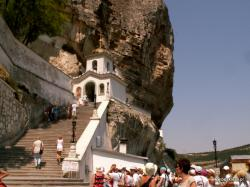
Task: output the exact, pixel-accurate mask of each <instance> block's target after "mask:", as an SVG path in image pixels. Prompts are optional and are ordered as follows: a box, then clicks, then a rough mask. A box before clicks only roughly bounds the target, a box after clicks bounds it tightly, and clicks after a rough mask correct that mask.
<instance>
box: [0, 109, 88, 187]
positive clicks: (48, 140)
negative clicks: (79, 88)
mask: <svg viewBox="0 0 250 187" xmlns="http://www.w3.org/2000/svg"><path fill="white" fill-rule="evenodd" d="M77 114H78V119H77V120H76V123H77V125H76V139H78V138H79V137H80V136H81V134H82V132H83V131H84V129H85V128H86V126H87V124H88V123H89V119H90V117H91V116H92V114H93V106H84V107H80V108H78V111H77ZM58 136H62V137H63V139H64V151H63V154H62V158H65V157H67V155H68V152H69V149H70V145H71V143H70V142H71V136H72V119H65V120H58V121H57V122H53V123H51V124H48V125H47V126H46V127H42V128H37V129H29V130H28V131H27V132H26V133H25V134H24V136H23V137H22V138H21V139H20V140H19V141H18V142H17V143H16V145H14V146H11V147H6V148H5V149H3V148H0V170H6V171H8V172H9V174H10V175H9V176H8V177H6V178H5V179H4V182H5V183H6V184H7V186H8V187H31V186H33V187H47V186H48V187H49V186H53V187H59V186H60V187H62V186H68V187H69V186H75V187H80V186H81V187H82V186H89V184H88V183H83V181H82V180H79V179H73V180H72V179H67V178H63V177H62V166H61V165H58V164H57V161H56V140H57V137H58ZM38 137H40V138H41V140H42V141H43V143H44V146H45V150H44V153H43V155H42V168H41V169H36V168H35V166H34V160H33V156H32V152H31V150H32V144H33V142H34V141H35V140H36V139H37V138H38Z"/></svg>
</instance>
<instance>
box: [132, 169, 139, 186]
mask: <svg viewBox="0 0 250 187" xmlns="http://www.w3.org/2000/svg"><path fill="white" fill-rule="evenodd" d="M130 172H131V176H132V177H133V181H134V186H138V185H139V182H140V176H139V174H138V169H137V167H136V166H132V167H131V168H130Z"/></svg>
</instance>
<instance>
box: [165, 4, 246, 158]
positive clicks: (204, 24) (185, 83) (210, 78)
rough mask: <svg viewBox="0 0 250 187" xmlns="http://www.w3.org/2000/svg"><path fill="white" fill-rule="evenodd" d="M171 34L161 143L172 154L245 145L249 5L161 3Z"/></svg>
mask: <svg viewBox="0 0 250 187" xmlns="http://www.w3.org/2000/svg"><path fill="white" fill-rule="evenodd" d="M165 2H166V5H167V7H168V11H169V16H170V21H171V23H172V27H173V30H174V40H175V41H174V65H175V73H174V89H173V100H174V106H173V108H172V110H171V112H170V114H169V115H168V116H167V117H166V118H165V120H164V122H163V126H162V129H163V132H164V141H165V143H166V146H167V147H168V148H173V149H175V150H176V151H177V152H178V153H191V152H203V151H213V150H214V148H213V143H212V141H213V140H214V139H216V141H217V149H218V150H223V149H226V148H231V147H236V146H240V145H245V144H249V143H250V1H249V0H206V1H205V0H203V1H201V0H182V1H181V0H165Z"/></svg>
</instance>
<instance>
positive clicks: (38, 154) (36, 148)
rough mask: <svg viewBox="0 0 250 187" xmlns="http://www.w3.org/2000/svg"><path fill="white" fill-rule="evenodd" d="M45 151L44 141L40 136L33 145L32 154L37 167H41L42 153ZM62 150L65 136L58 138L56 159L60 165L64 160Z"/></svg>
mask: <svg viewBox="0 0 250 187" xmlns="http://www.w3.org/2000/svg"><path fill="white" fill-rule="evenodd" d="M43 151H44V144H43V141H42V140H41V139H40V137H38V139H37V140H36V141H34V142H33V145H32V154H33V157H34V163H35V168H36V169H41V160H42V154H43ZM62 152H63V138H62V136H59V137H58V139H57V140H56V161H57V164H58V165H60V164H61V162H62Z"/></svg>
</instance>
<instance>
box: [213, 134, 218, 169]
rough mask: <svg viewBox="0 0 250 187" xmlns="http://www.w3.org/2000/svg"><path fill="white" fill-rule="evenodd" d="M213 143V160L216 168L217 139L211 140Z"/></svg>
mask: <svg viewBox="0 0 250 187" xmlns="http://www.w3.org/2000/svg"><path fill="white" fill-rule="evenodd" d="M213 145H214V160H215V167H216V168H217V141H216V140H215V139H214V140H213Z"/></svg>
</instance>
